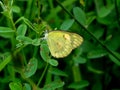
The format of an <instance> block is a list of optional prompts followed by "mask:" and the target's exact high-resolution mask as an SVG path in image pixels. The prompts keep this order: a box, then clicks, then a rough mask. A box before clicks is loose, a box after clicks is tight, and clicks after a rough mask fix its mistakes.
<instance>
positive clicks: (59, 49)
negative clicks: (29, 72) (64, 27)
mask: <svg viewBox="0 0 120 90" xmlns="http://www.w3.org/2000/svg"><path fill="white" fill-rule="evenodd" d="M47 43H48V46H49V49H50V52H51V54H52V56H54V57H56V58H62V57H65V56H67V55H68V54H70V52H71V51H72V47H73V46H72V44H71V43H72V41H71V36H70V35H69V34H68V33H63V32H61V31H52V32H50V33H49V34H48V39H47Z"/></svg>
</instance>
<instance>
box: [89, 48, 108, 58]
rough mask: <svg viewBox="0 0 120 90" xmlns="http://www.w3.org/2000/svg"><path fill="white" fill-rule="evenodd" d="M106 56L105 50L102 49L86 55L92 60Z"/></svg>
mask: <svg viewBox="0 0 120 90" xmlns="http://www.w3.org/2000/svg"><path fill="white" fill-rule="evenodd" d="M105 55H107V52H106V51H105V50H102V49H96V50H92V51H90V52H89V53H88V55H87V57H88V58H90V59H94V58H100V57H103V56H105Z"/></svg>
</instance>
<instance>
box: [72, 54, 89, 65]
mask: <svg viewBox="0 0 120 90" xmlns="http://www.w3.org/2000/svg"><path fill="white" fill-rule="evenodd" d="M73 60H74V62H75V63H78V64H84V63H86V62H87V60H86V58H83V57H81V56H76V57H73Z"/></svg>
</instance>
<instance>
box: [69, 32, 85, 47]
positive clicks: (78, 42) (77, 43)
mask: <svg viewBox="0 0 120 90" xmlns="http://www.w3.org/2000/svg"><path fill="white" fill-rule="evenodd" d="M70 34H71V35H70V36H71V39H72V40H71V41H72V47H73V49H74V48H77V47H78V46H80V45H81V44H82V42H83V38H82V37H81V36H80V35H78V34H76V33H70Z"/></svg>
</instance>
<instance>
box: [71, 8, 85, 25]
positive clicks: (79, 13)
mask: <svg viewBox="0 0 120 90" xmlns="http://www.w3.org/2000/svg"><path fill="white" fill-rule="evenodd" d="M73 14H74V16H75V18H76V20H77V21H79V23H80V24H82V25H83V26H86V15H85V12H84V11H83V10H82V9H81V8H79V7H75V8H73Z"/></svg>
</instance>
